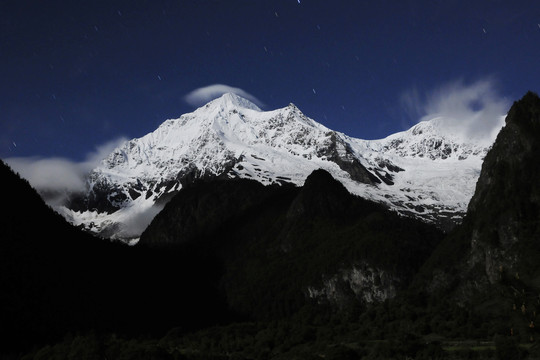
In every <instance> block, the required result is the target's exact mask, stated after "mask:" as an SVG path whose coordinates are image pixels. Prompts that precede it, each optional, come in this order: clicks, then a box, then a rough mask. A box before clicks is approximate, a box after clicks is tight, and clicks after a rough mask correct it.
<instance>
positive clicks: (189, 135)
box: [59, 94, 503, 240]
mask: <svg viewBox="0 0 540 360" xmlns="http://www.w3.org/2000/svg"><path fill="white" fill-rule="evenodd" d="M501 120H502V119H501ZM502 124H503V121H501V126H502ZM493 141H494V135H493V136H490V137H489V138H488V139H487V140H484V139H483V140H479V139H473V138H469V137H467V136H465V135H464V134H463V133H460V131H459V129H455V128H453V127H452V119H446V118H443V117H439V118H434V119H430V120H426V121H423V122H420V123H418V124H417V125H415V126H413V127H412V128H411V129H409V130H407V131H404V132H400V133H397V134H393V135H390V136H388V137H387V138H384V139H380V140H361V139H356V138H351V137H348V136H347V135H345V134H342V133H339V132H335V131H333V130H331V129H329V128H327V127H325V126H323V125H322V124H319V123H317V122H316V121H314V120H312V119H310V118H308V117H307V116H305V115H304V114H303V113H302V112H301V111H300V110H299V109H298V108H297V107H296V106H294V105H293V104H290V105H289V106H287V107H285V108H282V109H277V110H273V111H262V110H261V109H259V108H258V107H257V106H256V105H254V104H252V103H251V102H249V101H248V100H246V99H243V98H241V97H239V96H237V95H234V94H225V95H223V96H222V97H220V98H218V99H216V100H213V101H212V102H210V103H208V104H206V105H205V106H203V107H201V108H199V109H197V110H195V111H194V112H192V113H189V114H184V115H182V116H181V117H180V118H178V119H172V120H167V121H165V122H164V123H163V124H161V125H160V126H159V127H158V128H157V129H156V130H155V131H154V132H152V133H149V134H147V135H145V136H143V137H141V138H137V139H132V140H129V141H127V142H125V143H124V144H123V145H121V146H120V147H118V148H116V149H115V150H114V151H113V152H112V153H111V154H110V155H109V156H108V157H107V158H106V159H104V160H103V161H102V163H101V165H100V166H98V167H97V168H96V169H94V170H93V171H92V172H91V174H90V175H89V177H88V186H89V194H90V193H92V191H94V190H95V189H97V188H98V187H99V188H101V189H103V188H106V189H110V191H109V193H108V195H107V196H108V200H109V202H110V203H111V204H112V205H113V206H114V207H115V210H116V211H114V212H105V211H101V212H98V211H97V210H92V209H87V210H86V211H78V212H77V211H73V210H71V209H68V208H67V207H64V208H61V209H59V211H60V212H61V213H62V214H63V215H64V216H65V217H66V218H67V219H68V220H69V221H71V222H72V223H74V224H76V225H83V226H84V227H86V228H87V229H89V230H91V231H95V232H96V233H99V234H102V235H104V236H107V237H112V238H119V239H124V240H128V239H136V238H137V237H138V236H139V235H140V234H141V233H142V231H143V230H144V228H145V227H146V225H147V224H148V223H149V222H150V220H151V219H152V218H153V216H154V215H155V214H157V212H158V211H159V210H160V209H161V207H160V206H158V205H156V201H157V200H158V199H160V198H162V197H163V196H164V195H166V194H167V193H172V192H175V191H178V190H179V189H180V188H181V187H182V185H181V183H180V181H182V180H183V179H184V178H185V176H188V175H189V174H192V175H193V174H195V175H193V176H196V177H213V176H220V175H221V176H226V177H241V178H251V179H255V180H257V181H260V182H261V183H263V184H272V183H279V182H284V181H285V182H291V183H294V184H297V185H302V184H303V182H304V180H305V179H306V177H307V176H308V175H309V174H310V173H311V172H312V171H313V170H316V169H319V168H323V169H325V170H327V171H329V172H330V173H331V174H332V175H333V176H334V177H335V178H336V179H338V180H340V181H341V182H342V183H343V184H344V185H345V186H346V187H347V189H349V191H350V192H351V193H353V194H356V195H359V196H362V197H365V198H368V199H371V200H374V201H377V202H380V203H383V204H386V205H387V206H388V207H390V208H391V209H393V210H395V211H397V212H400V213H402V214H406V215H412V216H417V217H420V218H422V219H424V220H425V221H432V222H437V221H438V220H440V219H441V218H443V217H446V218H450V219H452V218H454V220H459V219H460V218H461V216H462V215H463V213H464V212H465V211H466V207H467V204H468V202H469V200H470V198H471V197H472V195H473V192H474V188H475V184H476V180H477V179H478V176H479V173H480V169H481V165H482V160H483V157H484V156H485V154H486V152H487V150H488V149H489V147H490V146H491V144H492V142H493ZM332 146H334V148H335V149H336V151H337V154H338V156H339V157H340V158H343V159H345V161H349V162H350V161H351V159H352V158H353V157H354V158H355V159H357V160H358V161H359V162H360V163H361V164H362V165H363V166H364V167H365V168H367V169H368V170H369V171H370V172H372V173H373V174H374V175H377V176H378V177H379V178H381V179H383V178H385V179H386V180H387V181H381V182H380V183H379V184H366V183H361V182H358V181H355V180H353V179H352V178H351V175H350V174H349V173H348V172H347V171H345V170H344V169H342V167H340V166H339V165H338V164H336V162H334V161H332V159H330V158H329V157H328V149H329V148H331V147H332ZM194 171H195V172H194ZM130 191H131V193H130ZM119 194H120V195H122V196H118V195H119ZM134 194H138V195H137V196H134Z"/></svg>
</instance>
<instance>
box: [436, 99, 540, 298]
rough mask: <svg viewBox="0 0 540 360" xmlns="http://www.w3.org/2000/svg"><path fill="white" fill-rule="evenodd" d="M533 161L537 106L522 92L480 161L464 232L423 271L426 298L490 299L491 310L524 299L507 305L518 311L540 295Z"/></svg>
mask: <svg viewBox="0 0 540 360" xmlns="http://www.w3.org/2000/svg"><path fill="white" fill-rule="evenodd" d="M539 159H540V98H539V97H538V96H537V95H536V94H534V93H531V92H529V93H528V94H527V95H525V96H524V97H523V98H522V99H521V100H519V101H517V102H515V103H514V105H513V106H512V108H511V109H510V112H509V113H508V116H507V118H506V126H505V127H504V128H503V129H502V130H501V131H500V133H499V135H498V136H497V139H496V141H495V143H494V145H493V147H492V149H491V150H490V151H489V153H488V154H487V155H486V158H485V160H484V163H483V165H482V172H481V174H480V177H479V179H478V183H477V185H476V191H475V194H474V196H473V197H472V199H471V202H470V204H469V207H468V212H467V215H466V218H465V220H464V224H463V225H462V226H461V227H460V228H459V229H457V231H456V232H454V233H453V234H451V235H450V236H449V237H448V238H447V239H446V240H445V241H444V242H443V244H442V245H441V247H440V248H439V249H437V251H436V252H435V255H434V257H432V259H430V261H429V262H428V266H426V267H425V269H428V268H429V269H430V270H429V273H430V275H429V277H430V279H431V280H430V285H429V286H428V287H429V288H430V289H431V290H432V291H439V290H443V291H446V292H447V293H448V292H449V294H452V295H451V296H453V297H454V298H455V299H457V300H458V301H459V302H461V303H463V304H466V303H470V302H476V301H478V296H488V294H492V295H493V296H492V298H491V301H493V302H497V301H498V302H499V305H498V306H502V305H501V304H502V303H504V301H506V300H504V299H503V297H504V296H506V295H504V294H507V295H508V297H509V298H510V299H511V298H513V297H515V296H517V295H516V294H514V293H520V296H521V295H523V299H519V300H518V299H515V300H513V301H515V302H523V303H527V301H528V300H527V299H526V296H525V294H528V295H527V296H533V295H534V296H537V295H539V294H540V282H539V281H538V279H539V276H540V265H539V264H538V259H539V258H540V243H539V241H538V239H539V238H540V161H539ZM437 263H438V265H436V264H437ZM456 284H458V285H457V286H456ZM521 293H522V294H521ZM501 295H502V296H501ZM497 299H498V300H497ZM508 301H512V300H508ZM507 306H508V307H510V306H511V304H509V305H507Z"/></svg>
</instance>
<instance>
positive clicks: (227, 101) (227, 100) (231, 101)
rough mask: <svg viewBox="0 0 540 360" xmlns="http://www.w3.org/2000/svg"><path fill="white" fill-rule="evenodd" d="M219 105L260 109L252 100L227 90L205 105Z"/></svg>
mask: <svg viewBox="0 0 540 360" xmlns="http://www.w3.org/2000/svg"><path fill="white" fill-rule="evenodd" d="M212 105H214V106H221V107H223V108H231V107H232V108H238V107H240V108H244V109H249V110H254V111H259V112H260V111H262V110H261V109H260V108H259V107H258V106H257V105H255V104H254V103H253V102H252V101H250V100H248V99H246V98H244V97H242V96H240V95H237V94H235V93H231V92H227V93H225V94H223V95H221V96H220V97H219V98H217V99H214V100H213V101H211V102H210V103H208V104H207V105H206V107H208V106H212Z"/></svg>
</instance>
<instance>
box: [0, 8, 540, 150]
mask: <svg viewBox="0 0 540 360" xmlns="http://www.w3.org/2000/svg"><path fill="white" fill-rule="evenodd" d="M0 65H1V66H0V78H1V81H0V157H1V158H8V157H16V156H40V157H53V156H56V157H66V158H69V159H72V160H82V159H83V158H84V157H85V154H87V153H88V152H90V151H92V150H93V149H94V148H95V147H96V146H98V145H100V144H103V143H105V142H107V141H109V140H111V139H115V138H118V137H120V136H125V137H129V138H132V137H140V136H142V135H144V134H146V133H148V132H150V131H152V130H154V129H155V128H156V127H157V126H158V125H159V124H160V123H161V122H163V121H164V120H166V119H168V118H176V117H179V116H180V115H181V114H183V113H186V112H189V111H192V110H193V109H194V107H193V106H192V105H189V104H188V103H187V102H186V101H185V100H184V97H185V96H186V94H188V93H190V92H191V91H193V90H195V89H197V88H200V87H203V86H208V85H211V84H226V85H229V86H234V87H238V88H241V89H243V90H244V91H246V92H248V93H249V94H252V95H253V96H255V97H256V98H258V99H259V100H260V101H261V102H263V103H264V107H263V109H266V110H271V109H275V108H278V107H283V106H286V105H287V104H288V103H290V102H293V103H295V104H296V105H297V106H298V107H299V108H300V109H301V110H302V111H303V112H304V113H305V114H306V115H308V116H310V117H312V118H314V119H315V120H317V121H319V122H321V123H323V124H324V125H326V126H328V127H330V128H333V129H335V130H338V131H342V132H345V133H347V134H348V135H351V136H354V137H359V138H365V139H373V138H381V137H385V136H387V135H389V134H391V133H393V132H396V131H400V130H404V129H405V128H406V127H407V126H409V125H411V124H412V123H413V122H414V121H416V120H417V118H415V114H411V111H410V110H411V101H406V100H407V99H408V100H411V99H413V100H414V101H417V102H418V103H422V102H423V101H425V100H426V98H429V96H430V95H429V94H430V92H434V91H437V89H441V88H444V87H445V84H449V83H453V82H454V83H456V82H459V83H460V84H461V86H462V88H466V87H467V86H469V85H470V84H474V83H476V82H478V81H488V82H489V84H490V86H492V87H494V89H493V91H494V92H496V93H497V94H498V95H497V96H500V97H503V98H506V99H509V100H511V101H513V100H516V99H517V98H519V97H521V96H522V95H524V93H525V92H526V91H527V90H533V91H536V92H538V91H540V2H538V1H537V0H534V1H532V0H531V1H520V0H513V1H502V0H489V1H487V0H486V1H483V0H475V1H470V0H468V1H452V0H445V1H436V0H429V1H428V0H426V1H414V0H410V1H406V0H399V1H398V0H395V1H384V0H381V1H361V0H349V1H340V0H332V1H330V0H324V1H313V0H311V1H310V0H300V1H299V0H222V1H217V0H214V1H211V0H196V1H180V0H177V1H123V2H122V1H24V0H17V1H2V0H0ZM486 79H487V80H486ZM416 115H418V114H416ZM420 115H421V114H420Z"/></svg>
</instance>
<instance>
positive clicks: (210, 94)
mask: <svg viewBox="0 0 540 360" xmlns="http://www.w3.org/2000/svg"><path fill="white" fill-rule="evenodd" d="M229 92H230V93H233V94H236V95H239V96H241V97H243V98H245V99H247V100H249V101H251V102H253V103H254V104H255V105H257V106H259V107H263V106H264V104H263V103H262V102H261V101H260V100H259V99H257V98H256V97H255V96H253V95H251V94H250V93H248V92H247V91H245V90H243V89H240V88H236V87H232V86H229V85H224V84H213V85H208V86H204V87H200V88H198V89H195V90H193V91H191V92H190V93H189V94H187V95H186V96H184V101H185V102H187V103H188V104H190V105H192V106H201V105H204V104H206V103H207V102H209V101H211V100H214V99H215V98H218V97H220V96H221V95H223V94H225V93H229Z"/></svg>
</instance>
